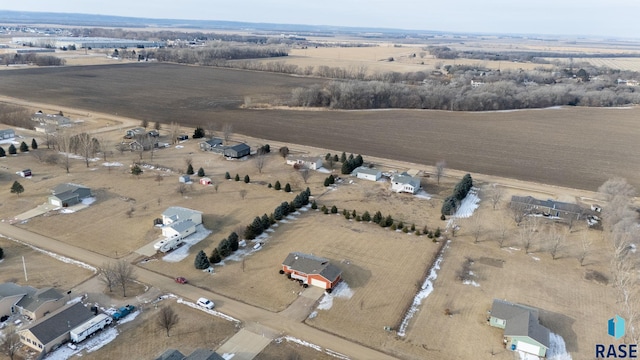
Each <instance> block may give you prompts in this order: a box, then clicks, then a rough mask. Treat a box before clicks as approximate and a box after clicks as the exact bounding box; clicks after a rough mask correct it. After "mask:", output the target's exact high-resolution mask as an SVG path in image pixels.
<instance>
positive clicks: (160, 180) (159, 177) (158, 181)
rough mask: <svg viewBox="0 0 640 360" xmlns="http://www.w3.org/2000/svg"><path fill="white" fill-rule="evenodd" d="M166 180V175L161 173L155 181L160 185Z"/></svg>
mask: <svg viewBox="0 0 640 360" xmlns="http://www.w3.org/2000/svg"><path fill="white" fill-rule="evenodd" d="M163 180H164V176H162V175H161V174H158V175H156V177H155V181H156V182H157V183H158V185H160V183H161V182H162V181H163Z"/></svg>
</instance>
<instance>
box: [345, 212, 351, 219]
mask: <svg viewBox="0 0 640 360" xmlns="http://www.w3.org/2000/svg"><path fill="white" fill-rule="evenodd" d="M344 218H345V219H347V220H349V219H351V213H350V212H348V211H347V212H346V213H345V214H344Z"/></svg>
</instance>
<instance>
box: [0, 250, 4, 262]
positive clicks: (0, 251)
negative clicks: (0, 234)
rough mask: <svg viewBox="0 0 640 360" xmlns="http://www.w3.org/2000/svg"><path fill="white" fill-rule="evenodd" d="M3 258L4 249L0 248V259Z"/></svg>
mask: <svg viewBox="0 0 640 360" xmlns="http://www.w3.org/2000/svg"><path fill="white" fill-rule="evenodd" d="M2 259H4V250H2V248H0V260H2Z"/></svg>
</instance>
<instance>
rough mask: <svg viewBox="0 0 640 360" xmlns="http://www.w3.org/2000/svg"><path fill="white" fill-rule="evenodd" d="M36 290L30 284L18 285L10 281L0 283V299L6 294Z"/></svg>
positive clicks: (23, 293) (30, 292) (27, 292)
mask: <svg viewBox="0 0 640 360" xmlns="http://www.w3.org/2000/svg"><path fill="white" fill-rule="evenodd" d="M36 291H37V290H36V289H35V288H32V287H31V286H20V285H18V284H14V283H12V282H7V283H3V284H0V299H2V298H3V297H8V296H15V295H27V294H33V293H35V292H36Z"/></svg>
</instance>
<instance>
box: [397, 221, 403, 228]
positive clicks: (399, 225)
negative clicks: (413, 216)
mask: <svg viewBox="0 0 640 360" xmlns="http://www.w3.org/2000/svg"><path fill="white" fill-rule="evenodd" d="M403 227H404V222H402V221H400V222H399V223H398V229H402V228H403Z"/></svg>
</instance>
